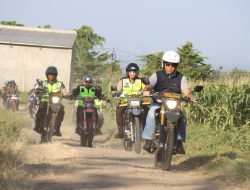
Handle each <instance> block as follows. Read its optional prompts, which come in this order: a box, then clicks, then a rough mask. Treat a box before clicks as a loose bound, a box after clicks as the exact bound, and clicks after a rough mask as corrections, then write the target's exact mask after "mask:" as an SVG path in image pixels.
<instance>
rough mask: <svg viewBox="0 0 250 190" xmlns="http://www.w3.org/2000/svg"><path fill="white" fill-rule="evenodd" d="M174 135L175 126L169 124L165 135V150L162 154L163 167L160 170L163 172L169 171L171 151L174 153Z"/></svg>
mask: <svg viewBox="0 0 250 190" xmlns="http://www.w3.org/2000/svg"><path fill="white" fill-rule="evenodd" d="M174 133H175V126H174V125H173V124H170V125H169V127H168V128H167V135H166V137H167V138H166V145H167V146H166V148H165V149H164V150H165V151H164V154H163V159H164V162H163V165H162V169H163V170H165V171H169V170H170V166H171V161H172V156H173V151H174Z"/></svg>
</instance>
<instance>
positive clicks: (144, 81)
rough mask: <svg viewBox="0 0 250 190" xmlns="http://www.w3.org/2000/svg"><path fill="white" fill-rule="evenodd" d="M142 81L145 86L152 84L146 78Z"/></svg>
mask: <svg viewBox="0 0 250 190" xmlns="http://www.w3.org/2000/svg"><path fill="white" fill-rule="evenodd" d="M141 81H142V82H143V83H144V84H145V85H149V84H150V82H149V79H148V78H146V77H142V78H141Z"/></svg>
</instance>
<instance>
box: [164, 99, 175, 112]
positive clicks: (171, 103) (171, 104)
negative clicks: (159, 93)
mask: <svg viewBox="0 0 250 190" xmlns="http://www.w3.org/2000/svg"><path fill="white" fill-rule="evenodd" d="M166 105H167V107H168V108H169V109H171V110H172V109H175V108H176V107H177V101H176V100H167V101H166Z"/></svg>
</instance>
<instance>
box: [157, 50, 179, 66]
mask: <svg viewBox="0 0 250 190" xmlns="http://www.w3.org/2000/svg"><path fill="white" fill-rule="evenodd" d="M180 61H181V57H180V54H179V53H177V52H176V51H166V52H165V53H164V54H163V56H162V64H161V66H162V68H164V65H163V62H169V63H180Z"/></svg>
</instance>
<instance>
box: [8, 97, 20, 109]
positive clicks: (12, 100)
mask: <svg viewBox="0 0 250 190" xmlns="http://www.w3.org/2000/svg"><path fill="white" fill-rule="evenodd" d="M17 101H18V98H17V95H16V94H11V96H10V100H9V108H10V110H11V111H12V112H15V111H16V108H17Z"/></svg>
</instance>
